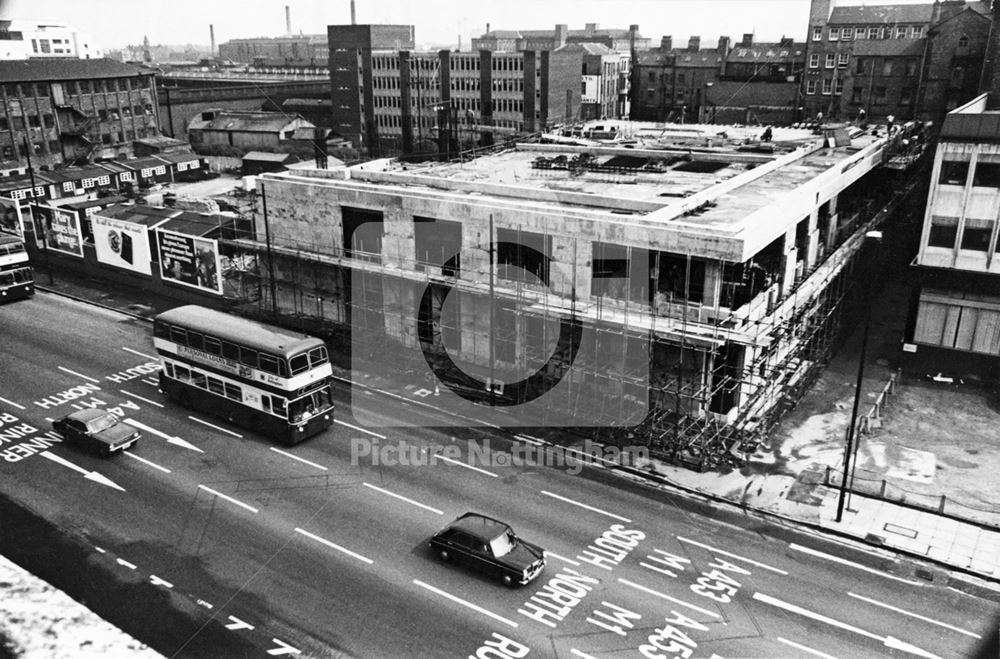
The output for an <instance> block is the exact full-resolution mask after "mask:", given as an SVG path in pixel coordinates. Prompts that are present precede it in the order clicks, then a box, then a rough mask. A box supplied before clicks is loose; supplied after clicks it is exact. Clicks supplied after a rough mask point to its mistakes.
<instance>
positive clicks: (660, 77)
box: [631, 36, 729, 123]
mask: <svg viewBox="0 0 1000 659" xmlns="http://www.w3.org/2000/svg"><path fill="white" fill-rule="evenodd" d="M728 51H729V38H728V37H720V38H719V43H718V45H717V46H716V48H715V49H714V50H702V48H701V37H691V38H690V39H689V40H688V45H687V48H674V47H673V40H672V39H671V37H669V36H665V37H663V38H662V39H661V40H660V47H659V48H655V49H651V50H648V51H645V52H640V53H636V61H635V63H634V65H633V67H632V115H631V116H632V119H635V120H637V121H675V122H680V123H689V122H694V121H698V120H699V117H701V114H702V108H703V107H704V105H705V101H704V99H705V93H706V90H707V87H708V84H709V83H714V82H715V81H717V80H719V78H720V76H721V75H722V71H723V66H724V65H725V58H726V54H727V53H728Z"/></svg>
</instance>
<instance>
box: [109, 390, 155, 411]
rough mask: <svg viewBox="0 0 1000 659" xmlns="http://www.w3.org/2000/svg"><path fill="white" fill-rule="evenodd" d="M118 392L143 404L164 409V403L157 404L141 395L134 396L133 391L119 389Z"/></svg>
mask: <svg viewBox="0 0 1000 659" xmlns="http://www.w3.org/2000/svg"><path fill="white" fill-rule="evenodd" d="M118 391H120V392H122V393H123V394H125V395H126V396H128V397H129V398H135V399H136V400H141V401H142V402H144V403H149V404H150V405H155V406H157V407H163V403H157V402H156V401H155V400H150V399H148V398H143V397H142V396H140V395H139V394H133V393H132V392H131V391H125V390H124V389H119V390H118Z"/></svg>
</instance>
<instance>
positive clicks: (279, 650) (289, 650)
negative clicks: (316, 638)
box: [267, 638, 302, 657]
mask: <svg viewBox="0 0 1000 659" xmlns="http://www.w3.org/2000/svg"><path fill="white" fill-rule="evenodd" d="M271 642H272V643H277V644H278V647H276V648H274V649H273V650H268V651H267V653H268V654H269V655H271V656H272V657H276V656H278V655H279V654H302V651H301V650H296V649H295V648H293V647H292V646H291V645H289V644H288V643H285V642H284V641H279V640H278V639H276V638H272V639H271Z"/></svg>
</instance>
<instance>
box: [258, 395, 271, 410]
mask: <svg viewBox="0 0 1000 659" xmlns="http://www.w3.org/2000/svg"><path fill="white" fill-rule="evenodd" d="M260 409H262V410H264V411H265V412H270V411H271V397H270V396H261V397H260Z"/></svg>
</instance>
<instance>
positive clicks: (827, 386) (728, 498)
mask: <svg viewBox="0 0 1000 659" xmlns="http://www.w3.org/2000/svg"><path fill="white" fill-rule="evenodd" d="M47 281H48V280H47V277H46V276H45V275H43V274H41V273H39V276H38V283H39V284H40V288H41V289H42V290H47V291H51V292H55V293H59V294H63V295H68V296H72V297H77V298H80V299H83V300H87V301H92V302H96V303H98V304H101V305H104V306H106V307H110V308H114V309H119V310H123V311H127V312H130V313H134V314H139V315H143V316H147V317H151V316H152V315H154V314H155V313H157V312H159V311H161V310H165V309H168V308H172V307H173V306H177V305H178V304H181V302H178V301H176V300H171V299H169V298H166V297H163V296H160V295H153V294H151V293H150V292H149V291H145V290H143V289H141V288H134V289H133V288H129V287H125V286H122V285H120V284H114V285H110V284H108V283H107V282H102V281H97V280H88V279H86V278H81V277H79V276H77V275H74V274H72V273H60V272H58V271H57V272H56V273H55V276H54V282H53V284H51V285H49V284H48V283H47ZM892 294H893V293H892V292H891V291H890V292H887V293H885V295H892ZM889 306H890V305H881V307H880V308H882V309H886V308H888V307H889ZM879 323H880V320H879V319H878V317H876V322H875V325H879ZM882 327H883V329H884V330H885V331H884V332H883V333H882V334H883V336H882V338H881V340H882V342H883V343H885V345H880V335H879V333H878V332H876V335H875V337H874V340H873V342H872V343H873V346H872V347H870V348H869V360H870V363H869V364H868V366H870V368H868V369H867V372H866V378H865V381H864V386H863V389H864V390H865V391H866V392H869V393H868V395H866V397H865V400H866V403H865V405H863V406H862V410H861V412H862V414H864V412H865V411H866V409H867V408H868V406H869V404H870V401H871V400H872V399H874V396H875V392H878V391H879V390H880V389H881V388H882V387H883V386H884V385H885V383H886V382H888V379H889V377H890V376H891V375H892V374H893V373H898V371H896V370H895V369H894V368H893V364H892V363H891V360H887V359H886V358H885V357H884V356H883V355H884V354H892V351H893V350H898V345H897V346H895V347H893V346H891V345H889V344H891V343H892V341H890V340H889V339H886V338H885V337H889V336H892V335H893V333H894V332H895V330H896V328H895V327H894V326H893V325H892V323H882ZM857 342H858V337H856V336H855V337H850V338H848V340H847V341H846V343H845V345H844V346H842V348H841V349H840V350H839V351H838V353H837V354H836V356H834V358H833V359H832V360H831V362H830V363H829V364H828V365H827V366H826V367H825V368H824V370H823V371H822V373H821V375H820V377H819V379H818V380H817V382H816V383H815V384H814V385H813V387H812V388H811V389H810V391H809V392H808V393H807V394H806V395H805V397H804V398H803V399H802V401H800V403H799V404H798V406H797V407H796V408H795V409H794V410H792V411H791V412H790V413H788V414H787V415H786V417H785V418H784V419H783V421H782V422H781V423H780V424H779V426H778V427H777V428H776V429H775V431H774V433H773V434H772V437H771V442H770V446H769V447H767V448H765V449H764V450H762V451H759V452H758V453H757V454H756V455H755V456H754V457H753V459H752V460H751V462H750V463H749V464H748V465H747V466H745V467H743V468H742V469H739V470H735V469H732V470H729V471H728V472H722V473H720V472H707V473H698V472H694V471H691V470H688V469H684V468H681V467H677V466H674V465H671V464H667V463H663V462H660V461H657V460H649V461H648V462H647V463H645V464H636V465H634V466H632V467H628V468H620V467H616V466H612V467H611V468H616V469H622V471H624V472H626V473H627V474H629V475H630V476H632V477H640V478H645V479H650V480H653V481H656V482H659V483H661V484H666V485H669V486H671V487H673V488H677V489H680V490H685V491H687V492H688V493H691V494H694V495H697V496H699V497H703V498H707V499H711V500H715V501H719V502H723V503H727V504H731V505H736V506H739V507H741V508H743V509H745V510H747V511H756V512H757V513H760V514H763V515H765V516H767V517H769V518H771V519H773V520H775V521H779V522H786V523H794V524H796V525H799V526H806V527H810V528H812V529H814V530H818V531H822V532H824V533H827V534H832V535H837V536H840V537H843V538H850V539H854V540H858V541H861V542H863V543H866V544H869V545H873V546H876V547H880V548H887V549H890V550H893V551H895V552H898V553H900V554H903V555H907V556H910V557H913V558H917V559H921V560H924V561H929V562H931V563H934V564H936V565H938V566H939V567H943V568H946V569H950V570H952V571H957V572H959V573H962V574H964V575H968V576H971V577H975V578H978V579H984V580H986V581H989V582H993V583H995V584H1000V511H998V513H997V514H996V515H992V514H990V515H986V516H985V517H984V516H980V517H984V518H983V519H978V520H977V519H960V518H959V517H958V515H955V514H951V513H946V514H941V510H943V509H944V508H945V506H944V499H942V500H941V501H942V505H941V506H938V507H937V509H933V508H929V507H927V506H918V505H914V504H913V503H909V502H907V501H905V500H904V501H902V502H899V501H888V500H884V499H881V498H879V497H877V496H871V495H868V494H861V493H853V494H850V495H849V496H848V497H847V499H846V502H845V506H844V509H843V515H842V518H841V520H840V521H837V508H838V500H839V485H840V474H839V471H838V470H839V469H840V465H841V464H842V460H843V452H844V440H845V429H846V427H847V425H848V421H849V411H850V404H851V402H852V400H853V395H854V377H855V373H856V369H857V360H858V351H857ZM335 370H336V371H338V373H337V375H338V376H339V377H340V378H341V379H344V380H350V381H352V382H354V383H355V384H356V385H358V386H362V387H371V388H376V389H379V390H381V391H384V392H387V393H389V394H392V395H395V396H398V397H399V398H402V399H406V400H408V401H410V402H411V403H413V404H418V405H428V406H431V407H434V403H435V396H434V394H433V392H432V391H431V390H430V389H428V388H427V387H426V383H425V382H423V381H422V380H421V381H414V380H413V378H409V377H408V375H407V373H406V372H405V371H403V370H400V371H399V372H398V373H395V374H391V375H390V374H382V375H372V374H352V373H351V372H350V371H349V370H348V369H346V368H337V369H335ZM925 384H926V383H924V382H922V381H908V380H906V378H902V379H900V380H899V381H898V382H897V385H896V388H895V393H894V394H892V395H891V396H889V397H888V398H889V399H890V400H888V401H887V402H886V404H885V405H884V409H883V410H882V412H881V416H880V419H879V423H878V424H873V425H875V426H876V430H874V431H873V433H872V434H870V435H860V436H859V440H860V441H859V449H858V456H859V457H858V462H859V465H858V470H859V471H858V472H857V474H856V478H857V477H858V475H860V474H863V473H864V472H865V470H866V469H868V468H869V467H870V464H869V463H870V462H871V458H872V456H875V457H876V458H879V459H880V460H881V462H882V467H883V472H884V473H887V474H888V473H895V474H896V475H898V474H900V473H902V474H903V475H904V476H906V474H908V473H912V472H916V474H917V475H916V476H915V477H913V478H917V479H919V478H924V479H925V480H926V475H921V474H920V472H921V470H920V469H913V468H912V465H910V464H908V463H907V460H909V459H910V458H911V457H912V456H911V455H910V454H908V453H907V452H906V451H900V450H898V449H894V450H884V447H883V449H879V448H878V446H879V444H880V442H881V439H880V435H879V434H878V432H879V431H878V430H877V426H880V425H883V423H884V422H885V419H887V418H891V416H892V412H893V410H894V409H898V408H901V407H902V408H906V405H905V404H904V403H901V402H900V401H899V399H900V398H901V397H905V396H906V395H907V392H909V393H910V394H913V395H921V394H922V395H925V396H928V397H929V398H928V399H929V400H934V399H935V398H936V397H938V393H937V392H936V391H935V390H934V389H933V388H931V389H927V387H926V386H924V385H925ZM952 393H955V395H964V396H968V397H972V398H975V399H977V400H978V398H980V397H981V395H982V392H981V391H980V390H979V389H976V388H968V389H964V390H959V391H957V392H954V391H953V392H952ZM921 404H922V403H921ZM911 407H912V405H911ZM972 407H973V408H975V409H978V407H982V406H981V405H978V406H977V405H972ZM908 412H912V410H908ZM923 413H924V414H926V415H928V417H936V416H941V414H943V412H942V411H940V410H936V409H934V407H933V406H931V407H929V408H928V409H925V410H923ZM943 418H944V419H945V423H952V424H954V423H956V422H955V421H950V420H948V417H946V416H945V417H943ZM904 421H905V422H906V423H911V424H912V423H916V424H917V425H920V424H921V423H925V425H926V422H921V421H920V420H919V419H918V420H916V421H914V419H913V418H912V414H909V413H908V414H907V415H906V416H905V419H904ZM986 421H987V423H992V420H991V419H987V420H986ZM996 427H1000V426H998V425H993V426H992V428H993V429H994V430H993V433H994V435H995V428H996ZM956 432H958V433H962V432H965V430H964V429H963V428H958V429H957V430H956ZM538 435H540V436H538ZM538 435H533V437H534V438H535V439H538V440H541V441H544V442H546V443H549V444H553V445H574V444H579V443H580V442H581V438H580V436H579V435H574V434H570V433H567V432H563V431H560V430H559V429H552V430H551V431H548V432H544V433H538ZM985 437H988V436H985ZM982 439H983V438H978V441H979V444H982V443H984V442H982V441H981V440H982ZM977 445H978V444H977ZM876 461H878V460H876ZM998 464H1000V463H998ZM931 471H932V472H933V471H936V470H935V469H934V468H933V467H932V469H931ZM989 473H992V474H995V473H996V471H991V472H989ZM959 480H960V479H959ZM992 480H996V479H995V478H994V479H992ZM855 482H857V483H859V482H860V481H859V480H855ZM965 486H966V487H972V488H973V489H976V488H975V484H974V483H973V484H971V485H970V484H969V483H968V482H965ZM881 489H882V490H886V484H885V481H883V485H882V488H881ZM953 512H954V511H953ZM958 512H960V510H959V511H958ZM994 517H995V519H993V518H994Z"/></svg>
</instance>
